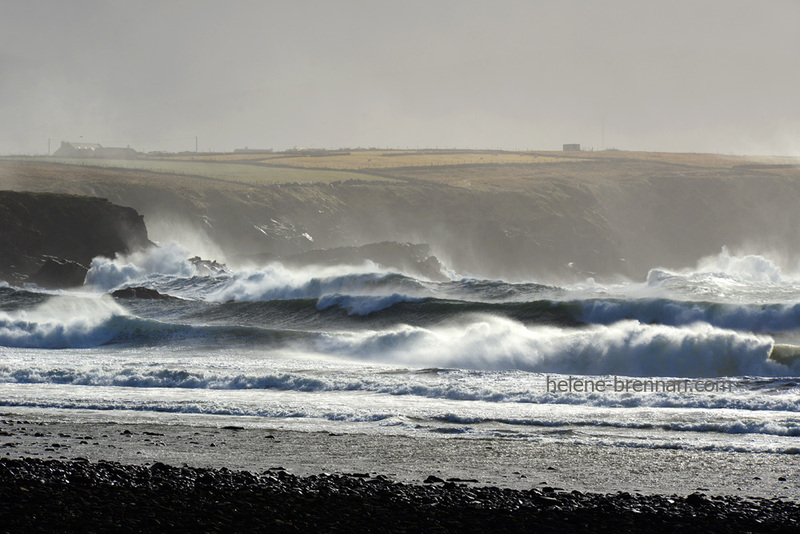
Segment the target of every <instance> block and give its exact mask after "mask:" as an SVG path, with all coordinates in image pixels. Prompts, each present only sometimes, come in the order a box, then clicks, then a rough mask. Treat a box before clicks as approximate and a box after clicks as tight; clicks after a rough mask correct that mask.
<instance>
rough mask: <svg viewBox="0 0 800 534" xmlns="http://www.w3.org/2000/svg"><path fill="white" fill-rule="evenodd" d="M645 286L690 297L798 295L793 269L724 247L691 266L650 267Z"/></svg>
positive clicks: (799, 284)
mask: <svg viewBox="0 0 800 534" xmlns="http://www.w3.org/2000/svg"><path fill="white" fill-rule="evenodd" d="M647 286H648V287H649V288H651V289H659V290H667V291H668V292H669V293H670V294H676V295H681V296H689V297H692V298H697V297H701V298H715V299H720V300H728V301H730V300H731V299H735V300H740V301H741V300H748V301H760V302H763V301H770V300H772V301H775V300H776V299H777V300H780V301H784V302H785V301H786V300H790V299H794V300H798V299H800V276H798V275H797V273H794V272H792V273H787V272H785V271H784V270H783V269H782V268H781V267H780V266H779V265H778V264H777V263H776V262H775V261H773V260H772V259H769V258H766V257H764V256H760V255H744V256H734V255H732V254H731V253H730V252H729V251H728V249H727V247H723V248H722V251H721V252H720V253H719V254H717V255H715V256H709V257H706V258H703V259H701V260H700V261H699V262H698V264H697V266H696V267H695V268H694V269H684V270H681V271H670V270H666V269H652V270H651V271H650V272H649V273H648V275H647Z"/></svg>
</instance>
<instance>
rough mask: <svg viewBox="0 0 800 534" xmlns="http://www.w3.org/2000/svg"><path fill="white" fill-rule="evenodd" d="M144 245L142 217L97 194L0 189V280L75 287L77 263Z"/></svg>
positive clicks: (78, 279)
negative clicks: (98, 196) (92, 195)
mask: <svg viewBox="0 0 800 534" xmlns="http://www.w3.org/2000/svg"><path fill="white" fill-rule="evenodd" d="M149 245H152V243H151V242H150V241H149V240H148V238H147V229H146V228H145V225H144V220H143V217H142V216H141V215H139V214H138V213H137V212H136V210H134V209H132V208H126V207H122V206H117V205H115V204H112V203H111V202H109V201H108V200H105V199H102V198H93V197H84V196H76V195H62V194H54V193H30V192H15V191H0V279H5V280H8V281H9V282H17V283H19V282H24V281H26V280H30V281H31V282H36V283H37V284H40V285H44V286H47V287H55V288H63V287H70V286H74V285H80V284H82V283H83V277H82V276H81V275H80V273H81V271H82V270H83V269H82V267H83V266H85V265H89V264H90V263H91V261H92V258H94V257H95V256H108V257H113V256H114V255H115V254H117V253H125V252H130V251H131V250H135V249H138V248H141V247H145V246H149ZM85 275H86V272H85V271H83V276H85Z"/></svg>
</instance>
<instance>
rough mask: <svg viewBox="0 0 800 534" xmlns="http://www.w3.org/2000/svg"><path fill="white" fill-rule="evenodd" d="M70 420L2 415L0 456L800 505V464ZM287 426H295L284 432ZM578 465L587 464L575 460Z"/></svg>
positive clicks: (444, 438)
mask: <svg viewBox="0 0 800 534" xmlns="http://www.w3.org/2000/svg"><path fill="white" fill-rule="evenodd" d="M95 417H97V419H95V420H90V419H87V420H82V421H80V420H79V421H74V420H66V419H64V418H63V417H59V416H58V415H52V414H39V415H36V414H34V413H33V410H13V409H11V410H10V409H5V410H3V412H2V413H0V457H4V458H9V459H19V458H36V459H42V460H60V461H74V460H79V461H84V460H88V461H90V462H98V461H110V462H119V463H121V464H126V465H152V464H154V463H164V464H168V465H177V466H180V465H186V466H190V467H197V468H213V469H221V468H226V469H232V470H243V471H250V472H262V471H265V470H268V469H273V468H278V467H280V468H282V469H285V470H286V471H288V472H290V473H292V474H293V475H297V476H301V477H305V476H312V475H319V474H321V473H334V474H345V473H369V474H371V475H378V474H380V475H385V476H388V477H390V478H391V479H392V480H395V481H398V482H403V483H409V484H419V483H422V482H423V481H424V480H425V479H426V478H427V477H429V476H435V477H438V478H441V479H443V480H447V479H458V480H462V481H473V482H470V484H471V485H473V486H478V485H490V486H496V487H501V488H510V489H516V490H526V489H530V488H533V487H548V486H549V487H555V488H559V489H562V490H565V491H572V490H577V491H582V492H593V493H613V492H617V491H625V492H630V493H639V494H645V495H648V494H651V495H652V494H662V495H670V494H671V495H684V496H685V495H690V494H692V493H695V492H700V493H704V494H707V495H733V496H738V497H742V498H780V499H784V500H790V501H798V500H800V475H798V473H800V455H793V454H771V453H750V452H747V453H744V452H734V451H697V450H680V449H672V448H665V449H658V448H636V447H608V446H587V445H576V444H571V443H569V441H568V440H564V439H561V440H558V441H555V440H554V441H541V442H536V441H532V440H529V439H513V438H497V437H494V438H491V439H486V438H472V437H463V436H458V435H427V436H426V435H422V436H419V437H417V436H410V435H407V434H404V435H398V434H391V433H386V434H376V433H370V434H366V433H359V432H340V431H335V432H328V431H301V430H294V429H291V428H286V427H284V428H281V426H282V425H281V424H280V422H273V424H264V423H263V422H262V423H260V424H252V423H250V422H249V421H248V420H247V419H244V420H242V421H237V420H236V419H231V418H225V419H215V418H208V417H200V418H191V417H186V416H182V417H181V418H179V419H176V420H174V421H170V422H147V423H142V422H139V423H131V422H111V421H108V420H103V419H102V414H100V415H99V416H97V415H95ZM287 426H288V425H287ZM576 459H579V461H576Z"/></svg>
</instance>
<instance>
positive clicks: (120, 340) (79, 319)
mask: <svg viewBox="0 0 800 534" xmlns="http://www.w3.org/2000/svg"><path fill="white" fill-rule="evenodd" d="M304 335H305V334H303V333H302V332H295V331H290V330H279V331H275V330H270V329H265V328H256V327H249V326H239V325H223V326H208V325H198V326H194V325H189V324H181V323H171V322H163V321H158V320H154V319H145V318H140V317H136V316H133V315H130V314H129V313H128V311H127V310H126V309H125V308H123V307H122V306H121V305H120V304H119V303H117V302H116V301H114V300H113V299H111V298H109V297H105V296H104V297H78V296H73V295H59V296H55V297H52V298H50V299H49V300H47V301H45V302H44V303H42V304H39V305H38V306H35V307H33V308H32V309H30V310H24V309H18V310H14V311H10V312H0V346H4V347H16V348H42V349H68V348H92V347H100V346H104V345H111V344H128V345H157V344H162V343H175V342H183V343H186V342H188V343H199V342H217V343H218V342H222V341H224V342H227V343H230V342H236V343H261V344H265V343H276V342H281V341H284V340H288V339H295V338H298V337H301V338H302V337H303V336H304Z"/></svg>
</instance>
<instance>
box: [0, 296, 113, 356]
mask: <svg viewBox="0 0 800 534" xmlns="http://www.w3.org/2000/svg"><path fill="white" fill-rule="evenodd" d="M124 315H126V311H125V309H124V308H122V306H120V305H119V304H117V303H116V302H114V301H113V300H112V299H110V298H78V297H72V296H56V297H53V298H51V299H49V300H47V301H45V302H44V303H42V304H39V305H38V306H35V307H33V308H32V309H30V310H24V309H19V310H15V311H11V312H0V345H2V346H6V347H28V348H31V347H38V348H68V347H93V346H98V345H102V344H103V343H107V342H108V341H110V340H111V339H113V337H114V334H115V329H114V328H113V327H110V326H109V322H110V321H111V320H112V319H113V318H115V317H121V316H124Z"/></svg>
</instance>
